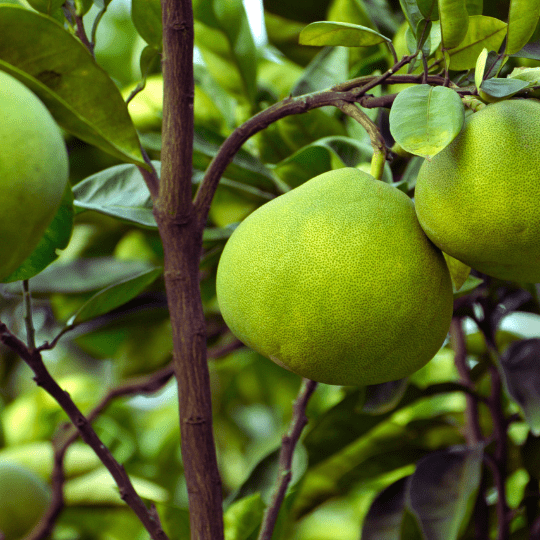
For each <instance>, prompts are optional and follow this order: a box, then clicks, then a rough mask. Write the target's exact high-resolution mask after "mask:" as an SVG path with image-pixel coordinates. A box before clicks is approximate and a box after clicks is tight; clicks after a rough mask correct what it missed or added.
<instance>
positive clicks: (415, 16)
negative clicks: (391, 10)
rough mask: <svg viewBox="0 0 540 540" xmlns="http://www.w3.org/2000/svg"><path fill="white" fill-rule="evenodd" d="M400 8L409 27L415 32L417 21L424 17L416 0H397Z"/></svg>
mask: <svg viewBox="0 0 540 540" xmlns="http://www.w3.org/2000/svg"><path fill="white" fill-rule="evenodd" d="M399 3H400V5H401V9H402V11H403V13H404V14H405V17H406V18H407V21H409V27H410V28H411V30H412V31H413V32H416V28H417V27H418V23H419V22H420V21H421V20H422V19H423V18H424V17H423V15H422V13H421V12H420V9H419V7H418V2H417V1H416V0H399Z"/></svg>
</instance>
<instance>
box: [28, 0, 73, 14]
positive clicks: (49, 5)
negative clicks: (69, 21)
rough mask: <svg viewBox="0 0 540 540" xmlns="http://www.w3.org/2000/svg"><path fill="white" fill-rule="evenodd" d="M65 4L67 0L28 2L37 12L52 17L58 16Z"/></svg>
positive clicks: (31, 0)
mask: <svg viewBox="0 0 540 540" xmlns="http://www.w3.org/2000/svg"><path fill="white" fill-rule="evenodd" d="M64 2H65V0H28V3H29V4H30V5H31V6H32V7H33V8H34V9H35V10H36V11H39V12H40V13H44V14H45V15H49V16H52V17H54V16H55V15H56V14H58V12H59V11H60V8H61V7H62V4H63V3H64ZM55 18H56V17H55Z"/></svg>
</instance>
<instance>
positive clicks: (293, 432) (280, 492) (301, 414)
mask: <svg viewBox="0 0 540 540" xmlns="http://www.w3.org/2000/svg"><path fill="white" fill-rule="evenodd" d="M316 388H317V383H316V382H315V381H311V380H309V379H302V385H301V386H300V391H299V392H298V397H297V398H296V401H295V402H294V407H293V417H292V420H291V425H290V427H289V431H288V433H287V435H285V436H284V437H283V440H282V443H281V451H280V453H279V470H278V478H277V483H276V489H275V491H274V494H273V496H272V501H271V503H270V506H269V507H268V508H267V509H266V512H265V515H264V519H263V523H262V526H261V530H260V532H259V536H258V540H271V538H272V533H273V532H274V527H275V526H276V521H277V518H278V514H279V509H280V508H281V504H282V503H283V500H284V499H285V494H286V493H287V487H288V486H289V483H290V481H291V478H292V460H293V455H294V449H295V448H296V445H297V443H298V441H299V439H300V435H301V434H302V430H303V429H304V427H305V426H306V424H307V422H308V419H307V416H306V407H307V404H308V401H309V398H310V397H311V395H312V394H313V392H314V391H315V389H316Z"/></svg>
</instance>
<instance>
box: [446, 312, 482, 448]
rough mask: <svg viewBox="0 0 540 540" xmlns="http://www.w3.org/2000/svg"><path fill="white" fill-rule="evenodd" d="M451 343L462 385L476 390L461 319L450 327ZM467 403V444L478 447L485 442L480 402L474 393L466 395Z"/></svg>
mask: <svg viewBox="0 0 540 540" xmlns="http://www.w3.org/2000/svg"><path fill="white" fill-rule="evenodd" d="M450 342H451V344H452V348H453V349H454V363H455V364H456V368H457V370H458V373H459V378H460V382H461V384H463V385H464V386H466V387H468V388H470V389H472V390H474V384H473V382H472V379H471V375H470V372H469V368H468V366H467V349H466V345H465V335H464V333H463V326H462V322H461V319H460V318H459V317H454V318H453V319H452V323H451V325H450ZM465 399H466V403H467V408H466V418H467V428H466V433H465V436H466V439H467V444H468V445H470V446H476V445H477V444H478V443H479V442H481V441H482V440H483V438H484V437H483V435H482V429H481V427H480V421H479V413H478V400H477V399H476V396H475V394H474V392H471V393H467V394H465Z"/></svg>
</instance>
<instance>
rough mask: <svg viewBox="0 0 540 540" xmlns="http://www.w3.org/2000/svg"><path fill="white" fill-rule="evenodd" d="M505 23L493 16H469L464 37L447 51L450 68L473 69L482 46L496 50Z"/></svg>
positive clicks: (503, 34) (499, 43)
mask: <svg viewBox="0 0 540 540" xmlns="http://www.w3.org/2000/svg"><path fill="white" fill-rule="evenodd" d="M506 27H507V24H506V23H504V22H503V21H501V20H499V19H495V18H494V17H487V16H484V15H473V16H471V17H469V27H468V30H467V35H466V36H465V39H464V40H463V41H462V42H461V43H460V44H459V46H457V47H455V48H453V49H450V50H448V51H447V53H448V55H449V56H450V69H453V70H455V71H461V70H464V69H473V68H474V67H475V66H476V60H477V58H478V55H479V54H480V53H481V52H482V50H483V49H484V48H486V49H488V51H497V50H499V47H500V46H501V43H502V42H503V39H504V37H505V35H506Z"/></svg>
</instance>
